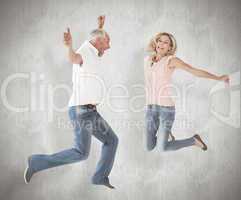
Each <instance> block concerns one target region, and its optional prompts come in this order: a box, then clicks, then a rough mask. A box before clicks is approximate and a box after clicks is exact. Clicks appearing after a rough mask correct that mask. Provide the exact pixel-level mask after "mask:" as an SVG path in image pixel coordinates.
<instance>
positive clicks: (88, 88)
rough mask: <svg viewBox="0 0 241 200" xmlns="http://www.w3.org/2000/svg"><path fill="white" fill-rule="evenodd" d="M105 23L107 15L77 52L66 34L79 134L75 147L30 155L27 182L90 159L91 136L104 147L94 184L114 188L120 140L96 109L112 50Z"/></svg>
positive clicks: (73, 119) (71, 103)
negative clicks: (103, 62)
mask: <svg viewBox="0 0 241 200" xmlns="http://www.w3.org/2000/svg"><path fill="white" fill-rule="evenodd" d="M104 21H105V16H100V17H99V18H98V25H99V26H98V29H95V30H93V31H92V32H91V39H90V41H85V42H84V44H83V45H82V46H81V47H80V48H79V49H78V50H77V51H76V52H74V50H73V48H72V37H71V33H70V30H69V28H68V29H67V32H65V33H64V43H65V45H66V46H67V47H68V54H69V60H70V62H71V63H73V73H72V81H73V93H72V96H71V98H70V100H69V104H68V106H69V117H70V120H71V123H72V125H73V127H74V133H75V140H74V147H72V148H70V149H67V150H63V151H61V152H58V153H55V154H51V155H45V154H35V155H31V156H29V158H28V166H27V168H26V170H25V174H24V178H25V182H26V183H29V182H30V179H31V177H32V176H33V175H34V174H35V173H36V172H39V171H41V170H44V169H48V168H51V167H56V166H60V165H64V164H70V163H74V162H78V161H81V160H85V159H87V157H88V155H89V151H90V144H91V135H94V136H95V137H96V138H97V139H98V140H100V141H101V142H102V143H103V145H102V151H101V158H100V161H99V163H98V165H97V168H96V172H95V174H94V176H93V177H92V183H93V184H96V185H104V186H107V187H109V188H111V189H113V188H114V187H113V186H112V185H111V184H110V182H109V178H108V176H109V174H110V172H111V169H112V166H113V163H114V158H115V154H116V149H117V146H118V137H117V136H116V135H115V133H114V132H113V130H112V129H111V127H110V126H109V125H108V123H107V122H106V121H105V120H104V119H103V118H102V116H101V115H100V114H99V113H98V112H97V109H96V107H97V105H98V104H99V103H100V101H101V95H100V94H101V92H100V90H101V88H100V87H99V86H100V85H98V84H97V83H99V84H100V82H98V81H97V79H98V71H99V70H100V69H99V68H101V67H100V66H101V56H102V55H103V54H104V52H105V51H106V50H107V49H109V48H110V45H109V43H110V37H109V35H108V34H107V32H106V31H104V30H103V29H102V28H103V25H104Z"/></svg>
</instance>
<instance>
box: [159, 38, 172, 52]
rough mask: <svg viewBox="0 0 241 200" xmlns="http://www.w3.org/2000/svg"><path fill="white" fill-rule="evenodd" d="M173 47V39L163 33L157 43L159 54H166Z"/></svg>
mask: <svg viewBox="0 0 241 200" xmlns="http://www.w3.org/2000/svg"><path fill="white" fill-rule="evenodd" d="M170 49H171V41H170V39H169V37H168V36H166V35H162V36H161V37H160V38H159V39H158V41H157V43H156V51H157V53H158V54H161V55H166V54H167V52H168V51H169V50H170Z"/></svg>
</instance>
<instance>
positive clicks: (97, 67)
mask: <svg viewBox="0 0 241 200" xmlns="http://www.w3.org/2000/svg"><path fill="white" fill-rule="evenodd" d="M76 53H79V54H80V55H81V56H82V59H83V64H82V65H80V64H73V71H72V83H73V91H72V95H71V97H70V100H69V103H68V106H69V107H70V106H76V105H84V104H99V103H101V101H102V99H103V97H104V94H103V93H104V89H105V88H104V82H103V79H102V78H101V76H100V74H101V70H103V69H102V67H101V57H99V56H98V50H97V49H96V48H95V47H94V46H93V45H92V44H91V43H90V42H89V41H85V42H84V43H83V44H82V45H81V46H80V48H79V49H78V50H77V51H76Z"/></svg>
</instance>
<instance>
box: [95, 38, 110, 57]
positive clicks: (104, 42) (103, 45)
mask: <svg viewBox="0 0 241 200" xmlns="http://www.w3.org/2000/svg"><path fill="white" fill-rule="evenodd" d="M97 41H98V46H99V51H100V54H101V55H103V54H104V52H105V51H106V50H107V49H109V48H110V37H109V35H108V34H106V36H105V37H99V38H98V39H97Z"/></svg>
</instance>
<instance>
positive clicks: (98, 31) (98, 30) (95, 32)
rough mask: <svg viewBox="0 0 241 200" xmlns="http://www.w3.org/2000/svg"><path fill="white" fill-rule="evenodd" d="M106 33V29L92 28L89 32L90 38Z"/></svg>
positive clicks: (103, 35)
mask: <svg viewBox="0 0 241 200" xmlns="http://www.w3.org/2000/svg"><path fill="white" fill-rule="evenodd" d="M106 34H107V33H106V31H104V30H103V29H94V30H93V31H91V32H90V36H91V39H96V38H97V37H105V36H106Z"/></svg>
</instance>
